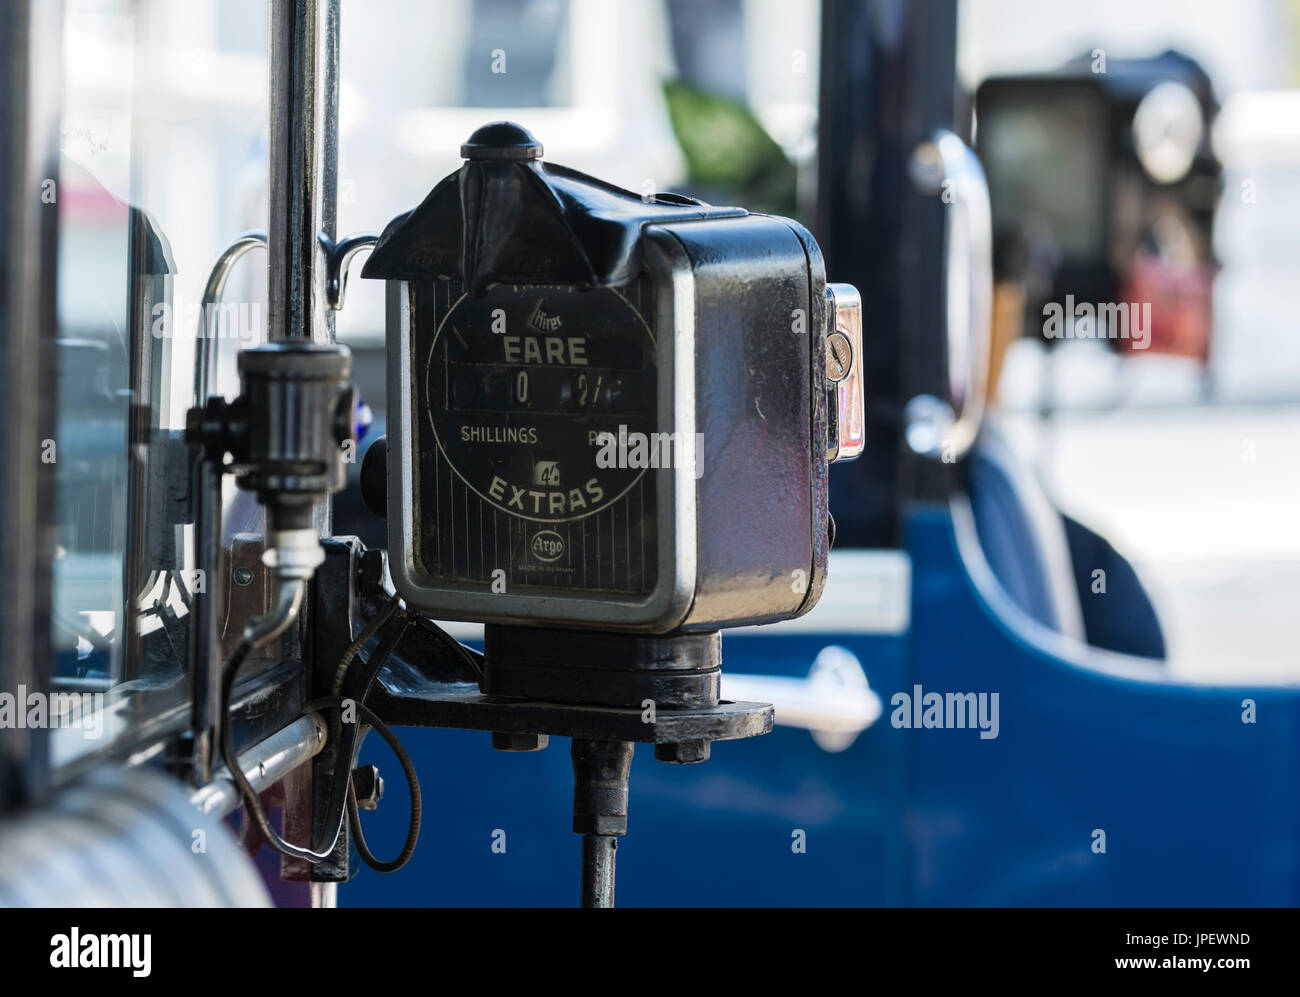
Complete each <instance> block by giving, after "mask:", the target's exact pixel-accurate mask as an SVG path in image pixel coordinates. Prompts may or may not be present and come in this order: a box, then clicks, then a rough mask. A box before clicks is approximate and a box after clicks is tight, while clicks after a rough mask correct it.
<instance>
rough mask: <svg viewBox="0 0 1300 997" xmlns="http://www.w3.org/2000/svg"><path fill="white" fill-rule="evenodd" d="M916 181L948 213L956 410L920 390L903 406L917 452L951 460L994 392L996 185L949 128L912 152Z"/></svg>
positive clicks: (947, 294) (948, 308) (969, 439)
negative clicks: (992, 200) (992, 194)
mask: <svg viewBox="0 0 1300 997" xmlns="http://www.w3.org/2000/svg"><path fill="white" fill-rule="evenodd" d="M909 172H910V174H911V178H912V183H913V185H914V186H915V187H916V189H917V190H919V191H921V192H922V193H925V194H939V195H941V197H942V198H943V202H944V204H945V205H946V209H945V219H944V257H945V265H944V266H945V274H944V298H945V309H944V311H945V316H946V319H945V323H946V327H947V334H946V340H947V348H948V381H949V391H950V392H951V397H952V400H953V404H955V405H957V406H958V407H959V409H960V411H959V413H954V412H953V410H952V407H951V406H950V405H949V404H948V403H947V402H945V401H943V400H941V399H938V398H935V397H933V396H931V395H919V396H917V397H915V398H913V399H912V400H911V401H909V402H908V403H907V406H906V409H905V411H904V419H905V425H906V433H905V435H906V439H907V443H908V446H909V447H910V448H911V449H912V450H913V452H915V453H918V454H920V455H921V456H924V457H929V458H932V459H935V460H942V461H944V462H945V463H951V462H953V461H956V460H960V459H961V458H962V457H963V456H965V454H966V453H967V452H969V450H970V448H971V445H972V444H973V443H974V442H975V436H976V434H977V433H978V432H979V426H980V420H981V419H982V418H983V415H984V405H985V401H986V396H987V392H988V365H989V349H990V338H991V336H992V329H993V220H992V211H991V209H990V207H989V188H988V183H987V182H986V181H985V179H984V170H983V168H982V167H981V166H980V161H979V157H977V156H976V155H975V153H974V152H972V151H971V149H970V148H969V147H968V146H967V145H966V143H965V142H963V141H962V140H961V139H960V138H958V137H957V135H955V134H954V133H952V132H950V131H947V130H943V129H941V130H939V131H937V132H935V133H934V135H933V136H932V137H931V138H930V140H929V141H927V142H922V143H921V144H920V145H918V146H917V147H916V149H915V151H914V152H913V153H912V160H911V163H910V164H909Z"/></svg>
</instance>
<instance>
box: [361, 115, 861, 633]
mask: <svg viewBox="0 0 1300 997" xmlns="http://www.w3.org/2000/svg"><path fill="white" fill-rule="evenodd" d="M462 155H464V156H465V158H466V163H465V164H464V166H463V167H462V168H461V169H460V170H459V171H457V172H456V173H455V174H453V175H451V176H449V177H447V178H446V179H444V180H443V181H442V182H441V183H439V184H438V185H437V187H435V188H434V190H433V191H432V192H431V193H430V194H429V196H428V197H427V198H426V199H425V201H424V202H423V203H422V204H421V205H420V206H419V207H417V208H416V209H415V210H413V211H411V212H410V213H408V214H406V215H403V216H401V217H399V218H397V219H395V220H394V221H393V222H392V223H391V224H390V225H389V226H388V227H387V229H386V230H385V231H384V233H383V235H382V236H381V238H380V240H379V242H378V244H377V245H376V247H375V250H374V252H373V254H372V256H371V258H370V260H369V262H368V263H367V265H366V268H365V271H364V275H365V276H366V277H377V278H383V279H385V280H386V281H387V282H388V292H387V319H386V321H387V350H388V383H389V398H388V406H389V414H388V426H389V429H388V446H387V455H388V457H387V459H388V467H387V476H388V498H387V520H388V534H389V558H390V570H391V573H392V577H393V581H394V584H395V586H396V588H397V591H398V592H399V593H400V594H401V595H402V597H403V598H404V599H405V600H406V602H407V604H408V605H410V606H412V607H414V608H417V609H420V610H422V611H425V612H428V613H430V614H432V615H435V616H438V617H441V618H447V619H465V620H476V621H484V622H488V623H507V624H521V625H533V626H535V625H553V626H565V627H580V628H581V627H586V628H599V629H601V630H612V631H628V632H638V633H646V634H664V633H669V632H671V631H676V630H680V629H702V630H716V629H718V628H719V627H724V626H731V625H737V624H745V623H754V622H768V621H774V620H779V619H785V618H788V617H793V616H797V615H799V614H801V613H803V612H806V611H807V610H808V609H810V608H811V607H812V606H813V604H814V603H815V602H816V601H817V598H818V595H819V594H820V592H821V589H822V586H823V583H824V581H825V575H826V560H827V551H828V548H829V545H830V539H831V537H830V531H831V529H832V527H831V525H830V519H829V514H828V510H827V498H826V497H827V464H828V462H829V461H830V460H834V459H836V458H843V457H852V456H856V455H857V452H858V451H859V450H860V448H861V444H862V439H861V433H862V397H861V380H860V377H859V372H858V357H859V356H860V353H861V331H860V329H861V325H860V315H859V307H858V302H857V296H856V292H853V291H852V289H851V288H849V287H847V286H845V285H831V286H830V287H829V288H828V285H827V283H826V276H825V271H824V267H823V264H822V257H821V254H820V252H819V250H818V248H817V244H816V243H815V242H814V241H813V239H812V237H811V236H810V235H809V233H808V232H807V231H806V230H805V229H804V228H802V227H801V226H800V225H798V224H797V223H795V222H792V221H790V220H788V219H784V218H776V217H769V216H764V215H755V214H750V213H748V212H746V211H744V210H743V209H740V208H722V207H713V206H710V205H706V204H703V203H700V202H697V201H693V200H691V199H689V198H685V197H680V196H677V195H662V194H661V195H656V196H654V197H647V198H642V197H639V196H637V195H635V194H632V193H630V192H628V191H625V190H621V189H619V188H616V187H613V186H611V185H609V184H606V183H603V182H601V181H599V180H596V179H594V178H592V177H589V176H586V175H583V174H581V173H578V172H576V171H574V170H570V169H566V168H564V167H561V166H556V165H551V164H544V163H542V162H541V161H540V157H541V146H540V144H539V143H538V142H537V141H536V140H535V139H533V137H532V136H531V135H530V134H529V133H528V132H527V131H525V130H524V129H522V128H520V127H518V126H516V125H512V124H509V123H505V122H499V123H495V124H492V125H488V126H485V127H484V128H482V129H480V130H479V131H478V132H476V133H475V134H474V136H472V137H471V139H470V141H469V142H468V143H466V145H464V146H463V147H462Z"/></svg>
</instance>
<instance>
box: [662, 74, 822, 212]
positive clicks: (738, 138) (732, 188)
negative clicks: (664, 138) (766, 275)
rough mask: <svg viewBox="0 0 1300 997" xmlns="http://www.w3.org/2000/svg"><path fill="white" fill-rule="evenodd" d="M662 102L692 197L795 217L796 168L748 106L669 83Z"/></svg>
mask: <svg viewBox="0 0 1300 997" xmlns="http://www.w3.org/2000/svg"><path fill="white" fill-rule="evenodd" d="M664 98H665V100H666V101H667V103H668V116H669V119H670V120H671V122H672V126H673V133H674V134H675V135H676V136H677V143H678V145H680V146H681V150H682V155H683V156H684V157H685V159H686V165H687V169H688V170H689V177H688V182H689V184H690V186H691V189H690V190H689V191H688V192H687V193H691V194H694V195H696V196H698V197H701V198H703V199H704V200H706V201H709V202H710V203H713V204H727V203H735V204H739V205H741V206H742V207H745V208H749V209H751V210H754V211H766V212H771V213H773V214H780V215H793V214H794V213H795V176H796V167H795V165H794V164H793V163H791V162H790V160H789V159H787V158H786V155H785V152H784V151H783V150H782V149H781V146H780V145H778V144H777V142H776V140H775V139H773V138H772V136H771V135H769V134H768V133H767V131H766V130H765V129H764V128H763V126H762V125H761V124H759V121H758V119H757V118H756V117H754V114H753V112H752V111H750V109H749V108H748V107H746V106H745V105H744V104H742V103H740V102H739V101H735V100H732V99H731V98H729V97H723V96H721V95H719V94H714V93H709V92H707V91H704V90H701V89H699V88H698V87H693V86H690V85H689V84H686V83H682V82H681V81H680V80H669V81H665V83H664Z"/></svg>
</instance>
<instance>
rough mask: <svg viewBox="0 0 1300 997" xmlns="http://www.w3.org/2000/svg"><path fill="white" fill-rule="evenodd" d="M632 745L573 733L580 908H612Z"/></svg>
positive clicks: (575, 823) (624, 827)
mask: <svg viewBox="0 0 1300 997" xmlns="http://www.w3.org/2000/svg"><path fill="white" fill-rule="evenodd" d="M633 747H634V745H632V744H631V743H630V742H628V741H594V740H586V739H584V738H578V737H575V738H574V739H573V746H572V748H571V750H570V753H569V754H570V760H571V761H572V762H573V830H574V831H575V832H577V833H578V834H581V835H582V906H583V907H613V906H614V853H615V852H616V851H617V849H618V836H619V835H623V834H626V833H627V778H628V774H629V772H631V770H632V751H633Z"/></svg>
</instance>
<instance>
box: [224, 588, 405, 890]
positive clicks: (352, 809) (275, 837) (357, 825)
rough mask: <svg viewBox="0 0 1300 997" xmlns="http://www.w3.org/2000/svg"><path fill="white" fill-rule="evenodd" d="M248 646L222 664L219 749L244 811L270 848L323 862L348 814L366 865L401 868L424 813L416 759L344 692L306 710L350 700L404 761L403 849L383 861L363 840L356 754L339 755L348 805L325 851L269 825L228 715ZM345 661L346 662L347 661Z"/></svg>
mask: <svg viewBox="0 0 1300 997" xmlns="http://www.w3.org/2000/svg"><path fill="white" fill-rule="evenodd" d="M386 608H388V610H389V614H390V615H391V612H392V609H395V608H396V599H394V600H393V602H392V603H390V604H389V607H386ZM376 629H378V628H376ZM251 650H252V644H251V643H250V642H249V641H248V640H247V639H243V640H241V641H240V642H239V644H238V646H237V647H236V648H235V650H234V651H233V652H232V653H231V656H230V659H229V660H228V661H227V663H226V665H225V667H224V668H223V670H222V689H221V702H222V710H221V713H222V718H221V755H222V758H223V759H224V760H225V762H226V768H227V769H229V770H230V775H231V778H232V779H234V781H235V786H236V788H237V789H238V790H239V795H240V796H241V797H242V798H243V801H244V807H245V809H246V810H247V811H248V814H249V817H250V818H251V819H252V821H253V823H254V824H255V825H256V826H257V829H258V831H260V832H261V834H262V837H263V838H264V839H265V840H266V842H267V843H268V844H269V845H271V847H272V848H274V849H275V850H276V851H278V852H280V853H281V854H282V855H288V856H290V857H292V858H298V859H302V860H304V861H306V862H310V863H313V864H314V863H317V862H323V861H325V860H326V859H327V858H329V857H330V856H331V855H332V854H333V853H334V847H335V845H336V844H337V843H338V838H339V833H340V832H341V831H342V829H343V821H344V818H345V815H346V817H347V818H348V819H349V822H350V824H351V827H352V834H353V837H354V839H355V842H356V846H357V853H358V854H359V855H360V856H361V858H362V860H363V861H364V862H365V863H366V864H367V865H368V866H370V867H371V868H372V869H375V870H376V871H378V872H396V871H397V870H398V869H400V868H402V866H404V865H406V863H407V862H409V861H410V859H411V856H412V855H413V854H414V853H415V845H416V842H417V841H418V840H419V837H420V821H421V813H422V807H421V798H420V780H419V778H418V776H417V775H416V771H415V764H414V763H413V762H412V761H411V756H410V754H409V753H407V751H406V749H405V748H404V747H403V746H402V742H401V741H399V740H398V738H397V735H396V734H394V733H393V732H392V729H391V728H389V726H388V725H387V724H386V723H384V722H383V721H382V720H381V719H379V717H378V715H377V714H376V713H375V712H374V711H373V710H372V709H370V707H368V706H366V705H365V703H363V702H360V701H357V700H351V699H347V698H345V697H343V696H322V697H320V698H319V699H314V700H312V701H311V702H310V703H308V704H307V707H306V708H307V712H309V713H311V712H315V711H317V710H319V709H326V708H331V707H332V708H335V709H342V708H343V707H344V705H345V704H347V703H351V704H352V705H354V706H355V708H356V710H357V712H358V713H360V714H361V716H362V717H363V718H365V720H366V722H367V723H368V724H369V725H370V726H371V727H373V728H374V729H375V730H376V731H378V732H379V736H380V737H382V738H383V739H384V740H385V741H386V742H387V743H388V746H389V747H390V748H392V749H393V754H395V755H396V756H397V760H398V762H399V763H400V764H401V766H402V771H403V773H404V774H405V775H406V784H407V787H408V789H409V791H410V794H411V821H410V825H409V827H408V831H407V835H406V843H405V845H403V847H402V851H401V852H400V853H399V854H398V856H397V857H396V858H394V859H392V860H390V861H381V860H380V859H378V858H376V857H375V855H374V853H373V852H371V851H370V848H369V847H368V846H367V844H366V839H365V835H364V833H363V832H362V830H361V815H360V809H359V807H358V806H357V795H356V787H355V786H354V785H353V782H352V774H351V770H352V767H353V762H354V760H355V759H354V758H348V759H343V758H340V759H339V763H340V764H346V765H347V766H348V780H347V804H346V810H345V809H344V808H343V807H340V809H339V817H338V823H337V824H336V826H335V828H334V833H333V834H332V835H331V837H330V839H329V840H330V845H329V848H328V849H326V850H325V851H314V850H312V849H310V848H304V847H302V846H300V845H294V844H291V843H290V842H288V841H285V840H284V839H283V838H282V837H280V835H279V834H278V833H277V832H276V831H275V829H274V828H273V827H271V822H270V821H269V820H268V819H267V816H266V812H265V811H264V810H263V809H262V804H261V801H260V800H259V799H258V796H257V792H256V791H255V790H254V789H253V787H252V785H251V784H250V783H249V781H248V778H247V777H246V776H245V775H244V771H243V769H242V768H240V766H239V760H238V758H237V757H236V756H235V749H234V740H235V739H234V731H233V721H232V718H231V700H232V696H233V691H234V687H235V679H236V677H237V676H238V674H239V669H240V668H241V667H242V666H243V664H244V661H245V659H246V658H247V657H248V654H249V652H250V651H251ZM353 654H355V651H353ZM388 654H389V650H387V649H385V650H384V651H383V653H382V655H380V657H379V660H378V661H370V662H367V665H368V666H369V669H370V670H372V671H373V670H377V669H378V668H379V667H380V666H382V664H383V661H384V659H385V658H387V657H388ZM345 660H346V659H345ZM348 663H350V661H349V662H348ZM346 670H347V664H345V663H344V662H342V661H341V662H340V671H342V672H346ZM357 743H358V745H359V744H360V738H358V742H357ZM354 754H355V749H354Z"/></svg>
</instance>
